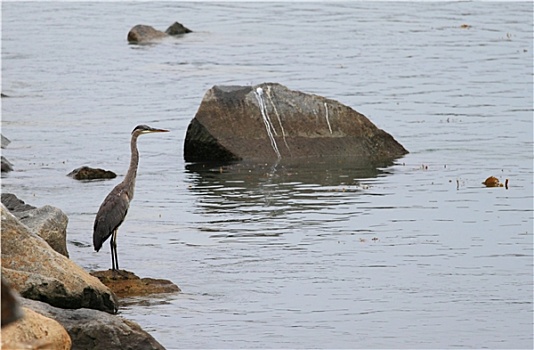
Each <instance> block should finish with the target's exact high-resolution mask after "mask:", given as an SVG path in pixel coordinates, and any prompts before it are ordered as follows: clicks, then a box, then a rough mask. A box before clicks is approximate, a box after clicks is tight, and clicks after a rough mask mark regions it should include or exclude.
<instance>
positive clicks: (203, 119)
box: [184, 83, 408, 162]
mask: <svg viewBox="0 0 534 350" xmlns="http://www.w3.org/2000/svg"><path fill="white" fill-rule="evenodd" d="M406 153H408V151H407V150H406V149H405V148H404V147H403V146H402V145H400V144H399V143H398V142H397V141H396V140H395V139H394V138H393V137H392V136H391V135H390V134H388V133H387V132H385V131H383V130H381V129H379V128H377V127H376V126H375V125H374V124H373V123H372V122H371V121H370V120H369V119H367V118H366V117H365V116H364V115H362V114H360V113H358V112H356V111H355V110H353V109H352V108H350V107H347V106H345V105H343V104H341V103H339V102H337V101H334V100H331V99H327V98H324V97H321V96H317V95H311V94H305V93H302V92H298V91H292V90H289V89H288V88H286V87H285V86H283V85H280V84H275V83H264V84H260V85H257V86H214V87H212V88H211V89H209V90H208V91H207V92H206V94H205V95H204V98H203V100H202V103H201V105H200V107H199V109H198V111H197V114H196V115H195V118H194V119H193V120H192V121H191V123H190V124H189V127H188V129H187V134H186V137H185V144H184V158H185V160H186V161H187V162H203V161H232V160H260V161H265V160H275V159H280V158H282V159H284V158H303V157H329V156H343V157H346V156H349V157H360V158H367V159H369V160H386V159H394V158H398V157H400V156H402V155H404V154H406Z"/></svg>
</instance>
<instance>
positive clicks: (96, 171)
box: [67, 166, 117, 180]
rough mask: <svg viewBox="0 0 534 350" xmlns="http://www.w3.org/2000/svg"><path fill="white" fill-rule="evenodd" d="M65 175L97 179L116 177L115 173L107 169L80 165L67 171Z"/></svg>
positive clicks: (82, 178)
mask: <svg viewBox="0 0 534 350" xmlns="http://www.w3.org/2000/svg"><path fill="white" fill-rule="evenodd" d="M67 176H70V177H72V178H73V179H75V180H97V179H114V178H116V177H117V174H115V173H114V172H113V171H109V170H104V169H100V168H90V167H88V166H82V167H79V168H77V169H74V170H73V171H71V172H70V173H68V174H67Z"/></svg>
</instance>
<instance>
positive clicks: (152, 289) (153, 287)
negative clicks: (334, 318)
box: [91, 270, 180, 298]
mask: <svg viewBox="0 0 534 350" xmlns="http://www.w3.org/2000/svg"><path fill="white" fill-rule="evenodd" d="M91 275H93V276H95V277H96V278H98V279H99V280H100V281H101V282H102V283H103V284H105V285H106V286H107V287H109V289H111V290H112V291H113V293H115V294H116V295H117V296H118V297H121V298H124V297H134V296H148V295H152V294H159V293H176V292H180V288H179V287H178V286H177V285H175V284H174V283H172V282H171V281H169V280H164V279H154V278H139V277H138V276H136V275H135V274H134V273H133V272H130V271H126V270H119V271H117V272H114V271H112V270H107V271H95V272H91Z"/></svg>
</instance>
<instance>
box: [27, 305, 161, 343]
mask: <svg viewBox="0 0 534 350" xmlns="http://www.w3.org/2000/svg"><path fill="white" fill-rule="evenodd" d="M22 305H24V306H25V307H27V308H29V309H32V310H34V311H36V312H38V313H40V314H42V315H44V316H46V317H50V318H51V319H54V320H56V321H57V322H59V323H60V324H61V325H62V326H63V327H64V328H65V329H66V330H67V332H68V334H69V335H70V338H71V340H72V349H73V350H77V349H80V350H97V349H107V350H121V349H130V350H134V349H139V350H145V349H147V350H164V349H165V348H164V347H163V345H161V344H160V343H159V342H158V341H157V340H156V339H154V337H152V336H151V335H150V334H148V333H147V332H145V331H144V330H143V329H142V328H141V327H140V326H139V324H137V323H136V322H133V321H129V320H126V319H124V318H122V317H120V316H117V315H110V314H108V313H105V312H102V311H97V310H90V309H78V310H65V309H60V308H57V307H53V306H51V305H49V304H46V303H43V302H39V301H34V300H29V299H22Z"/></svg>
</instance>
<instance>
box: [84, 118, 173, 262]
mask: <svg viewBox="0 0 534 350" xmlns="http://www.w3.org/2000/svg"><path fill="white" fill-rule="evenodd" d="M167 131H168V130H164V129H154V128H151V127H149V126H147V125H138V126H137V127H135V129H134V130H133V131H132V139H131V141H130V150H131V158H130V167H129V168H128V172H127V173H126V176H125V177H124V180H123V181H122V182H121V183H119V184H118V185H117V186H115V188H113V190H112V191H111V192H110V193H109V194H108V195H107V197H106V198H105V199H104V202H102V204H101V205H100V208H99V209H98V213H97V214H96V218H95V224H94V229H93V246H94V248H95V250H96V251H97V252H98V251H99V250H100V248H102V244H103V243H104V242H105V241H106V240H107V239H108V238H109V237H110V236H111V235H113V237H112V238H111V241H110V243H111V261H112V270H116V269H117V270H118V269H119V262H118V259H117V242H116V232H117V230H118V228H119V226H120V225H121V224H122V222H123V221H124V218H125V217H126V214H127V213H128V208H129V207H130V202H131V201H132V199H133V196H134V189H135V178H136V176H137V167H138V165H139V152H138V150H137V138H138V137H139V135H142V134H147V133H151V132H167ZM114 233H115V234H114Z"/></svg>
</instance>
